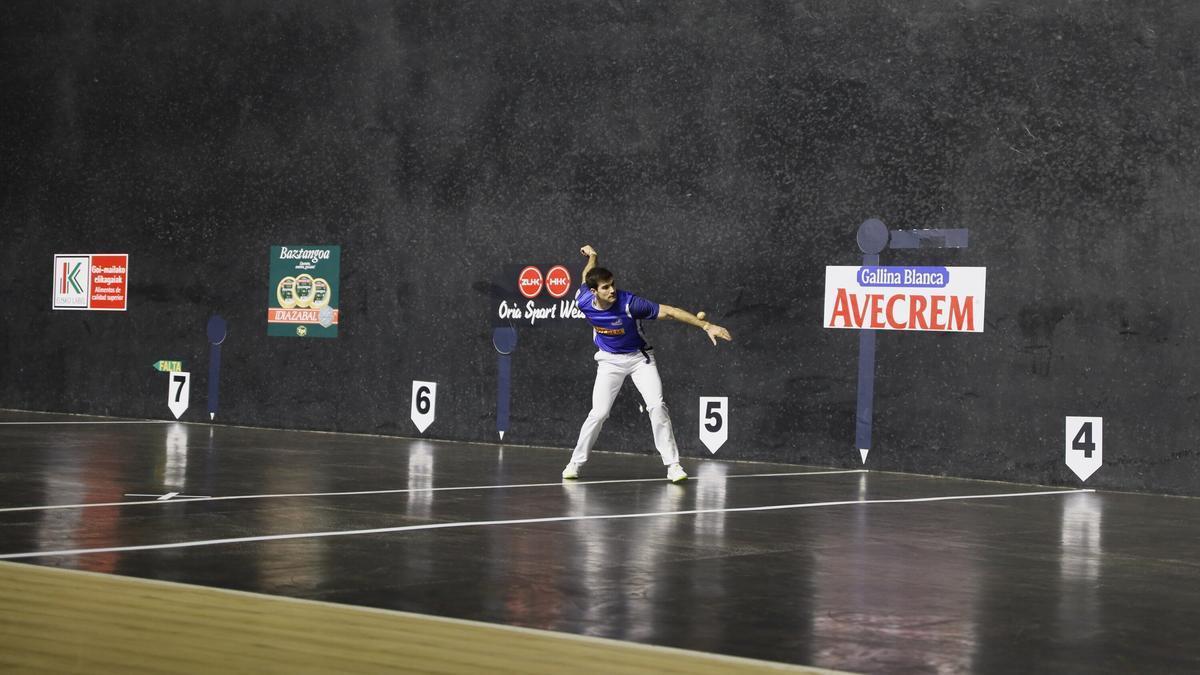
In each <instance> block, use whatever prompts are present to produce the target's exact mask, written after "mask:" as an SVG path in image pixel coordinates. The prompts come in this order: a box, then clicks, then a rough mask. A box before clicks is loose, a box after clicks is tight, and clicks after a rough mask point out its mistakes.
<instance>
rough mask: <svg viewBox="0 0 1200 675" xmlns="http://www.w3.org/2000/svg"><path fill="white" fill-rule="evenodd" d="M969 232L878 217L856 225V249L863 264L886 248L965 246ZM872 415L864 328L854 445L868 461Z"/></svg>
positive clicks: (870, 357) (871, 360)
mask: <svg viewBox="0 0 1200 675" xmlns="http://www.w3.org/2000/svg"><path fill="white" fill-rule="evenodd" d="M968 235H969V233H968V231H967V230H965V229H957V230H892V231H891V232H889V231H888V228H887V225H884V224H883V221H881V220H879V219H877V218H871V219H869V220H866V221H864V222H863V224H862V225H859V226H858V248H859V250H861V251H862V252H863V267H872V266H875V265H878V264H879V252H880V251H882V250H883V249H885V248H893V249H901V248H967V242H968V239H969V236H968ZM874 414H875V331H874V330H873V329H870V328H864V329H862V331H861V332H860V334H859V336H858V409H857V412H856V413H855V416H854V418H855V423H854V444H855V445H856V446H858V452H859V454H860V455H861V456H862V461H863V464H866V463H867V453H868V452H870V450H871V419H872V417H873V416H874Z"/></svg>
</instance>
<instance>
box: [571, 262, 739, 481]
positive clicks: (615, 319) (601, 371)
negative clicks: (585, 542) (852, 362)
mask: <svg viewBox="0 0 1200 675" xmlns="http://www.w3.org/2000/svg"><path fill="white" fill-rule="evenodd" d="M579 252H580V253H582V254H583V255H585V256H587V258H588V262H587V266H586V267H584V268H583V284H581V285H580V286H579V291H578V292H577V293H576V294H575V302H576V304H578V305H579V309H580V311H582V312H583V314H584V316H586V317H587V320H588V322H589V323H591V324H592V332H593V335H594V336H595V337H594V341H595V343H596V346H597V347H599V351H597V352H596V356H595V359H596V363H597V367H596V384H595V385H594V386H593V387H592V411H591V412H590V413H588V416H587V419H586V420H584V422H583V428H581V429H580V430H579V441H578V442H577V443H576V444H575V452H574V453H573V454H572V455H571V461H570V462H569V463H567V467H566V468H565V469H563V472H562V476H563V478H578V477H579V467H580V465H582V464H583V463H584V462H586V461H587V459H588V453H589V452H591V449H592V445H593V444H595V442H596V437H597V436H599V435H600V427H601V426H602V425H603V424H604V420H606V419H608V414H609V411H611V410H612V404H613V401H614V400H615V399H616V398H617V392H619V391H621V385H622V384H623V383H624V382H625V378H626V377H632V378H633V383H634V384H635V385H636V386H637V388H638V392H639V393H641V395H642V398H643V399H644V400H645V402H646V412H647V413H649V415H650V425H651V428H652V429H653V431H654V446H655V447H656V448H657V449H658V454H660V455H662V460H663V464H665V465H666V466H667V480H669V481H671V482H672V483H678V482H679V481H682V480H687V477H688V476H687V473H686V472H685V471H684V470H683V467H681V466H679V448H678V447H676V445H675V434H674V433H673V432H672V431H671V417H670V416H669V415H668V413H667V406H666V404H665V403H663V395H662V380H661V379H660V378H659V376H658V365H657V363H656V361H655V358H654V355H653V354H652V353H651V349H652V348H651V347H650V346H649V345H647V344H646V340H645V338H643V336H642V332H641V326H640V324H639V322H640V321H641V320H642V319H672V320H675V321H682V322H683V323H686V324H691V325H693V326H696V327H697V328H700V329H701V330H703V331H704V333H705V334H706V335H707V336H708V339H709V340H712V343H713V345H716V344H717V338H721V339H722V340H730V341H731V340H733V337H732V336H730V334H729V331H727V330H725V329H724V328H722V327H720V326H718V325H716V324H714V323H709V322H707V321H705V320H704V319H703V312H701V315H700V316H697V315H695V314H692V313H691V312H687V311H684V310H682V309H678V308H676V307H671V306H670V305H660V304H655V303H653V302H650V301H649V300H646V299H644V298H641V297H638V296H636V295H634V294H633V293H630V292H629V291H619V290H617V287H616V282H615V280H614V279H613V274H612V272H610V271H608V270H606V269H604V268H603V267H598V266H597V265H596V249H594V248H592V247H591V246H587V245H585V246H583V247H582V248H580V249H579Z"/></svg>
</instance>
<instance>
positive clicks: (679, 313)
mask: <svg viewBox="0 0 1200 675" xmlns="http://www.w3.org/2000/svg"><path fill="white" fill-rule="evenodd" d="M658 318H660V319H671V320H674V321H680V322H682V323H686V324H689V325H692V326H695V327H697V328H699V329H700V330H703V331H704V334H705V335H707V336H708V339H709V340H712V343H713V344H714V345H715V344H717V338H721V339H722V340H727V341H729V342H732V341H733V336H732V335H730V334H729V331H727V330H725V329H724V328H722V327H720V326H718V325H717V324H715V323H709V322H708V321H705V320H704V319H702V318H700V317H698V316H696V315H695V314H692V313H691V312H689V311H687V310H685V309H679V308H678V307H672V306H670V305H663V304H660V305H659V306H658Z"/></svg>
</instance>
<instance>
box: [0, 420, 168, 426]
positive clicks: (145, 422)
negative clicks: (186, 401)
mask: <svg viewBox="0 0 1200 675" xmlns="http://www.w3.org/2000/svg"><path fill="white" fill-rule="evenodd" d="M172 422H174V420H109V421H97V422H0V424H3V425H20V424H171V423H172Z"/></svg>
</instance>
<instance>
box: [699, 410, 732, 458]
mask: <svg viewBox="0 0 1200 675" xmlns="http://www.w3.org/2000/svg"><path fill="white" fill-rule="evenodd" d="M727 440H729V397H728V396H701V397H700V442H701V443H703V444H704V445H705V447H707V448H708V451H709V452H711V453H712V454H714V455H715V454H717V450H720V449H721V446H722V445H725V441H727Z"/></svg>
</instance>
